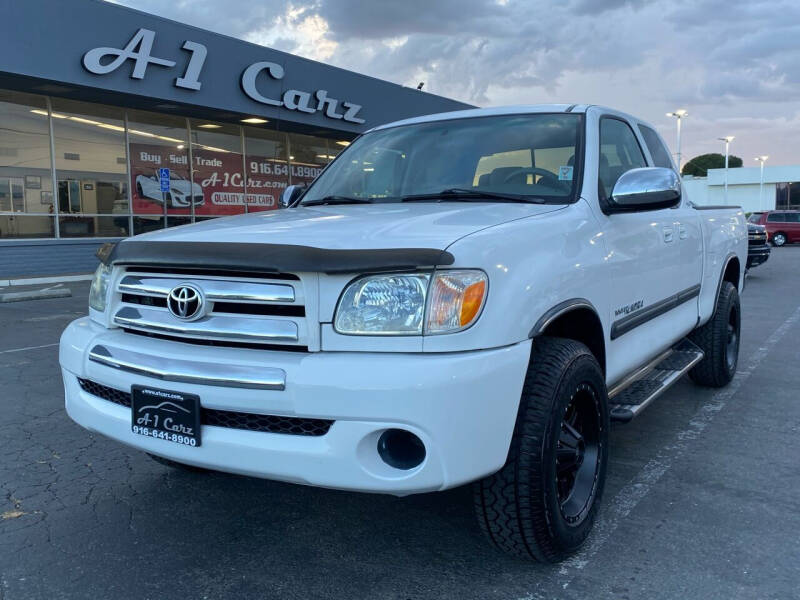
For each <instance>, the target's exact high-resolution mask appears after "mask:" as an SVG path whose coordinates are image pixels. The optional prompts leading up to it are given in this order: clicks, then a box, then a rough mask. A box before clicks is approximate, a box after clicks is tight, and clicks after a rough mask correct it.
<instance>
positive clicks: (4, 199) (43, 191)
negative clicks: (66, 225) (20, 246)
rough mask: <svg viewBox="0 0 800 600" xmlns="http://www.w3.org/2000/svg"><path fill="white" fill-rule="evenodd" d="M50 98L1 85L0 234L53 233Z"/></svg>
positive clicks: (6, 236)
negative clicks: (6, 88)
mask: <svg viewBox="0 0 800 600" xmlns="http://www.w3.org/2000/svg"><path fill="white" fill-rule="evenodd" d="M52 213H53V180H52V177H51V162H50V127H49V125H48V121H47V101H46V99H45V98H44V97H42V96H34V95H31V94H22V93H19V92H11V91H5V90H0V238H30V237H53V236H54V235H55V233H54V222H53V218H52V217H50V216H49V215H52Z"/></svg>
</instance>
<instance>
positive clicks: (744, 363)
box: [0, 247, 800, 600]
mask: <svg viewBox="0 0 800 600" xmlns="http://www.w3.org/2000/svg"><path fill="white" fill-rule="evenodd" d="M69 286H70V288H71V289H72V290H73V297H71V298H60V299H48V300H36V301H29V302H19V303H12V304H0V390H2V392H0V409H1V410H2V418H0V448H2V451H1V452H0V600H19V599H23V598H47V599H48V600H50V599H56V598H89V597H91V598H154V599H155V598H177V597H180V598H191V599H194V598H209V599H216V598H233V597H236V598H242V599H246V598H298V599H300V598H302V599H312V598H370V599H372V598H380V599H415V600H416V599H423V598H481V599H483V598H503V599H513V600H515V599H527V600H533V599H538V598H606V597H608V598H612V597H613V598H725V599H729V598H789V597H797V595H798V590H797V584H798V579H799V577H800V575H799V573H800V571H799V570H798V558H800V535H798V532H800V469H799V468H798V465H800V445H798V444H797V441H796V440H797V438H798V436H800V394H799V393H798V390H800V344H799V343H798V340H800V247H786V248H779V249H773V252H772V257H771V258H770V260H769V262H767V263H766V264H765V265H762V266H760V267H758V268H756V269H754V270H753V271H752V272H751V276H750V277H749V279H748V283H747V288H746V290H745V292H744V295H743V298H742V303H743V330H742V347H741V355H740V360H739V372H738V374H737V376H736V379H734V381H733V382H732V383H731V385H730V386H728V387H727V388H724V389H722V390H708V389H701V388H697V387H695V386H694V385H693V384H692V383H691V382H690V381H689V380H688V379H687V380H685V381H682V382H680V383H679V384H678V385H677V386H676V387H675V388H673V389H672V390H670V391H669V392H668V393H667V394H666V395H665V396H664V397H662V398H661V399H660V400H659V401H658V402H657V403H656V404H654V405H653V406H652V407H651V408H649V409H648V410H647V411H645V413H644V414H643V415H642V416H641V417H639V418H637V419H636V420H635V421H634V422H633V423H631V424H628V425H619V426H615V427H614V428H613V431H612V438H611V439H612V445H611V464H610V466H609V478H608V483H607V487H606V495H605V499H604V507H603V511H602V513H601V518H600V521H599V523H598V524H597V527H596V529H595V532H594V533H593V536H592V538H591V539H590V543H589V544H588V546H587V548H586V549H585V550H584V551H583V552H582V553H581V554H580V555H578V556H577V557H575V558H574V559H572V560H570V561H569V562H567V563H565V564H562V565H556V566H543V565H536V564H529V563H525V562H521V561H519V560H516V559H513V558H509V557H507V556H505V555H503V554H500V553H498V552H496V551H494V550H492V549H491V548H490V547H489V546H488V545H487V544H486V543H485V542H484V540H483V539H482V537H481V534H480V532H479V531H478V528H477V525H476V524H475V522H474V520H473V516H472V512H471V494H470V490H469V488H468V487H464V488H459V489H455V490H451V491H448V492H444V493H436V494H425V495H419V496H412V497H408V498H393V497H388V496H374V495H360V494H353V493H346V492H340V491H331V490H322V489H314V488H308V487H303V486H298V485H290V484H283V483H276V482H271V481H263V480H256V479H248V478H244V477H236V476H231V475H225V474H220V473H185V472H180V471H175V470H172V469H170V468H168V467H165V466H162V465H160V464H157V463H155V462H153V461H151V460H150V459H149V458H148V457H147V456H146V455H144V454H143V453H140V452H138V451H135V450H132V449H130V448H127V447H124V446H121V445H119V444H117V443H115V442H112V441H109V440H106V439H104V438H102V437H100V436H97V435H93V434H91V433H89V432H88V431H85V430H83V429H81V428H80V427H78V426H77V425H75V424H74V423H72V421H70V420H69V418H68V417H67V415H66V413H65V412H64V409H63V391H62V385H61V378H60V374H59V370H58V357H57V342H58V338H59V335H60V333H61V330H62V329H63V328H64V326H65V325H66V324H67V322H68V321H69V320H71V319H73V318H75V317H77V316H80V315H82V314H85V312H86V297H87V294H88V283H76V284H69Z"/></svg>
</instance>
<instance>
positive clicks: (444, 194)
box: [401, 188, 544, 204]
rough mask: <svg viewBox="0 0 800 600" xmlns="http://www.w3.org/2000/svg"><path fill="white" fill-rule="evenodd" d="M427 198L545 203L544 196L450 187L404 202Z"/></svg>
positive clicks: (419, 195)
mask: <svg viewBox="0 0 800 600" xmlns="http://www.w3.org/2000/svg"><path fill="white" fill-rule="evenodd" d="M425 200H439V201H444V202H447V201H450V202H462V201H464V200H466V201H468V202H472V201H478V200H502V201H504V202H523V203H525V204H544V198H539V197H538V196H520V195H517V194H501V193H499V192H486V191H483V190H470V189H467V188H448V189H446V190H442V191H441V192H432V193H430V194H414V195H412V196H404V197H403V198H402V199H401V201H402V202H424V201H425Z"/></svg>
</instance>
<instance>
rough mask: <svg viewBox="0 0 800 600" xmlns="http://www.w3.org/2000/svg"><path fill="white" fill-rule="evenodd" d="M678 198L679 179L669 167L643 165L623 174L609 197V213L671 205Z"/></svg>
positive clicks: (653, 208) (677, 200)
mask: <svg viewBox="0 0 800 600" xmlns="http://www.w3.org/2000/svg"><path fill="white" fill-rule="evenodd" d="M680 201H681V180H680V178H679V177H678V174H677V173H676V172H675V171H673V170H672V169H665V168H662V167H645V168H642V169H631V170H630V171H626V172H625V173H623V174H622V175H621V176H620V178H619V179H617V183H616V184H614V190H613V191H612V192H611V198H610V199H609V200H608V207H607V208H608V211H609V212H624V211H631V210H655V209H658V208H672V207H673V206H676V205H677V204H678V203H679V202H680Z"/></svg>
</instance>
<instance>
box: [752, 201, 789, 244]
mask: <svg viewBox="0 0 800 600" xmlns="http://www.w3.org/2000/svg"><path fill="white" fill-rule="evenodd" d="M748 221H749V222H750V223H755V224H756V225H764V226H765V227H766V228H767V239H768V241H770V242H772V245H773V246H783V245H784V244H796V243H798V242H800V210H768V211H765V212H755V213H753V214H752V215H750V218H749V219H748Z"/></svg>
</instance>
